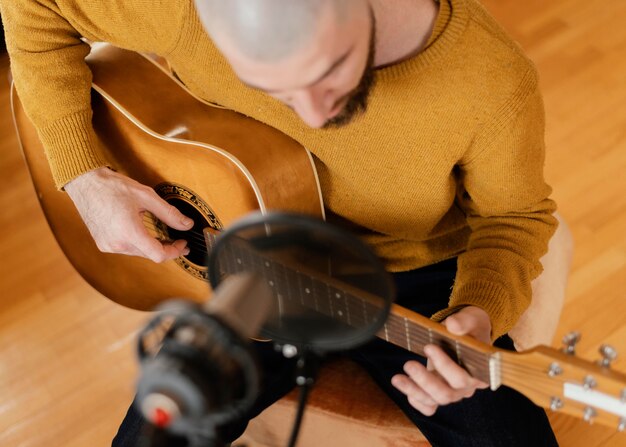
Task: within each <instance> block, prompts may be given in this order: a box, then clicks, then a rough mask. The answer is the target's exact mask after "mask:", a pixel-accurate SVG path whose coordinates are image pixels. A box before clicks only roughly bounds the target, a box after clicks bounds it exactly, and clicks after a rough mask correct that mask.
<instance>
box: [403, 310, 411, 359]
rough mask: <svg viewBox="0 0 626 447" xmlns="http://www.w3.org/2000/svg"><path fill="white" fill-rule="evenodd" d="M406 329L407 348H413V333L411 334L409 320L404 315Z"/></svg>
mask: <svg viewBox="0 0 626 447" xmlns="http://www.w3.org/2000/svg"><path fill="white" fill-rule="evenodd" d="M404 330H405V332H406V348H407V349H408V350H409V351H410V350H411V335H410V334H409V320H407V319H406V317H404Z"/></svg>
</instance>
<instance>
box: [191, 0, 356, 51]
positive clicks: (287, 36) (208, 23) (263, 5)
mask: <svg viewBox="0 0 626 447" xmlns="http://www.w3.org/2000/svg"><path fill="white" fill-rule="evenodd" d="M195 3H196V8H197V10H198V14H199V16H200V19H201V21H202V24H203V25H204V28H205V29H206V31H207V32H208V33H209V35H210V36H211V37H212V38H213V40H214V41H216V43H217V44H218V46H223V45H224V44H228V45H232V46H234V47H235V48H237V50H238V51H240V52H241V53H242V54H243V55H245V56H247V57H250V58H252V59H255V60H257V61H260V62H276V61H279V60H282V59H284V58H286V57H288V56H290V55H291V54H293V53H294V52H295V51H297V50H298V49H300V48H301V47H303V46H304V45H306V44H307V43H308V42H309V41H311V39H313V38H314V37H315V35H316V34H317V33H318V32H319V30H320V24H322V23H323V22H324V21H325V20H334V21H339V22H341V21H343V20H345V19H346V17H348V16H349V14H350V12H351V9H352V8H358V7H361V8H362V7H363V5H364V4H366V0H195Z"/></svg>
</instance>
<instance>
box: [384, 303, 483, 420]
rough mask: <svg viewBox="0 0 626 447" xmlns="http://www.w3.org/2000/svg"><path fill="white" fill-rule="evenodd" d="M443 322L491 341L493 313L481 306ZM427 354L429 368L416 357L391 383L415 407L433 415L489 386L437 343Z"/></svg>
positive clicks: (457, 332) (453, 330)
mask: <svg viewBox="0 0 626 447" xmlns="http://www.w3.org/2000/svg"><path fill="white" fill-rule="evenodd" d="M442 324H443V325H444V326H446V328H447V329H448V331H450V332H451V333H452V334H455V335H469V336H472V337H474V338H476V339H477V340H480V341H482V342H484V343H488V344H491V322H490V321H489V315H487V313H486V312H485V311H484V310H482V309H481V308H479V307H474V306H468V307H464V308H463V309H461V310H460V311H458V312H457V313H455V314H453V315H451V316H449V317H448V318H446V319H445V320H444V321H443V322H442ZM424 353H425V354H426V357H427V358H428V367H424V366H423V365H422V364H421V363H419V362H418V361H415V360H411V361H408V362H406V363H405V364H404V372H405V373H406V375H405V374H396V375H395V376H393V377H392V379H391V384H392V385H393V386H394V387H396V388H397V389H398V390H400V391H401V392H402V393H404V394H405V395H406V396H407V399H408V401H409V403H410V404H411V406H412V407H413V408H415V409H416V410H418V411H420V412H421V413H422V414H424V415H426V416H432V415H433V414H434V413H435V412H436V411H437V408H438V407H439V406H440V405H447V404H450V403H452V402H457V401H459V400H461V399H463V398H466V397H471V396H472V395H473V394H474V392H475V391H476V390H477V389H483V388H487V387H488V385H487V384H486V383H484V382H482V381H480V380H478V379H475V378H473V377H472V376H470V374H469V373H468V372H467V371H466V370H465V369H463V368H462V367H461V366H459V365H458V364H457V363H456V362H454V361H453V360H452V359H451V358H450V357H448V355H447V354H446V353H444V351H443V350H442V349H441V348H439V347H438V346H435V345H426V346H425V347H424Z"/></svg>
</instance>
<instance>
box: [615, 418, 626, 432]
mask: <svg viewBox="0 0 626 447" xmlns="http://www.w3.org/2000/svg"><path fill="white" fill-rule="evenodd" d="M624 430H626V418H621V419H620V420H619V425H618V426H617V431H624Z"/></svg>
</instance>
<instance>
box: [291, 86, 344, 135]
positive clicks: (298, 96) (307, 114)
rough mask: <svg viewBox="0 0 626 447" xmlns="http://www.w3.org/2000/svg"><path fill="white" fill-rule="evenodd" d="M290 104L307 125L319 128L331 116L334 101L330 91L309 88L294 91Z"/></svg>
mask: <svg viewBox="0 0 626 447" xmlns="http://www.w3.org/2000/svg"><path fill="white" fill-rule="evenodd" d="M291 105H292V106H293V109H294V110H295V112H296V113H297V114H298V116H300V118H302V121H304V122H305V123H306V124H307V125H308V126H310V127H313V128H320V127H322V126H323V125H324V123H326V121H328V120H329V119H330V118H332V117H331V116H330V113H331V112H332V108H333V105H334V102H333V97H332V92H330V91H320V90H317V89H313V88H309V89H302V90H300V91H298V92H296V93H294V94H293V96H292V102H291Z"/></svg>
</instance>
